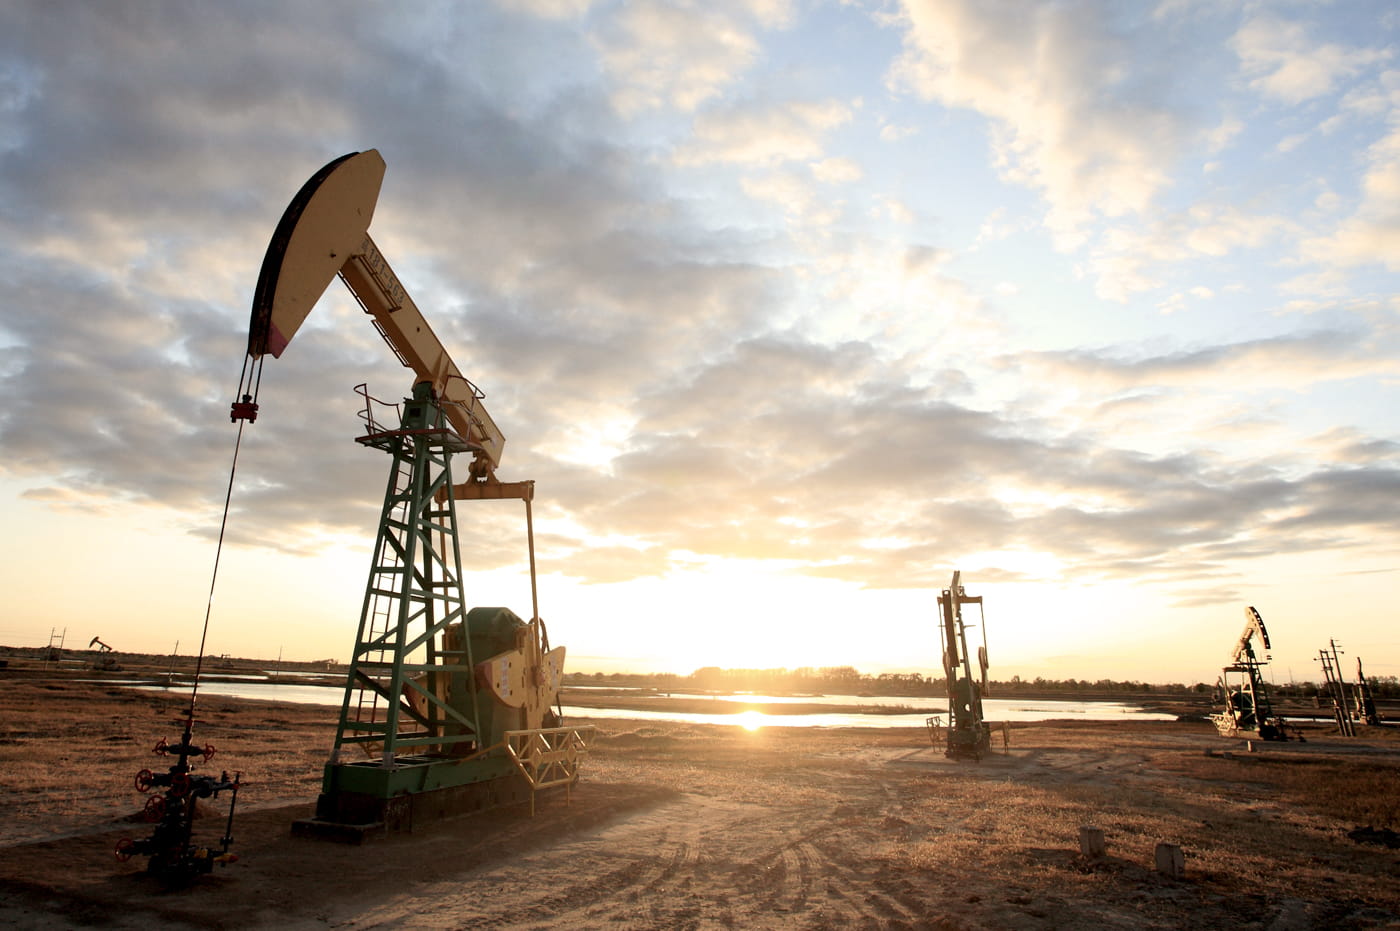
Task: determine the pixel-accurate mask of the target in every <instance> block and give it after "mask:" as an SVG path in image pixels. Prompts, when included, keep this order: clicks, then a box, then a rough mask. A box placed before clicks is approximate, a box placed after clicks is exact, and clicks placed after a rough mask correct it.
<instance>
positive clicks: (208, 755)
mask: <svg viewBox="0 0 1400 931" xmlns="http://www.w3.org/2000/svg"><path fill="white" fill-rule="evenodd" d="M218 752H219V751H217V750H215V749H214V745H213V744H205V745H204V762H206V763H208V762H209V761H210V760H212V759H213V758H214V754H215V753H218Z"/></svg>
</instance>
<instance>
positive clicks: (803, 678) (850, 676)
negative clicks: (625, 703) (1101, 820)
mask: <svg viewBox="0 0 1400 931" xmlns="http://www.w3.org/2000/svg"><path fill="white" fill-rule="evenodd" d="M1366 680H1367V682H1368V683H1369V684H1370V686H1371V693H1372V694H1373V695H1374V696H1375V697H1376V698H1400V680H1397V678H1396V677H1395V676H1367V677H1366ZM564 684H565V685H592V686H613V687H617V688H654V689H657V690H658V691H701V692H760V693H769V694H797V695H803V694H837V695H904V696H920V695H929V696H940V695H945V694H947V683H946V681H945V680H944V678H943V677H942V676H925V675H923V674H922V673H918V672H885V673H880V674H878V675H871V674H869V673H863V672H861V671H860V670H858V669H856V668H855V667H854V666H822V667H810V666H803V667H800V668H797V669H722V668H720V667H719V666H705V667H702V668H700V669H697V670H695V671H694V672H692V673H690V674H689V675H680V674H678V673H673V672H662V673H625V672H615V673H601V672H595V673H583V672H574V673H565V675H564ZM1214 688H1215V687H1214V685H1212V684H1207V683H1205V682H1195V683H1191V684H1187V683H1182V682H1169V683H1149V682H1139V681H1137V680H1135V679H1121V680H1120V679H1095V680H1092V681H1091V680H1089V679H1075V678H1069V679H1046V678H1043V677H1041V676H1036V677H1035V678H1034V679H1022V678H1021V677H1020V676H1012V677H1011V678H1010V679H1006V680H998V679H992V680H990V681H989V682H988V683H987V694H988V695H989V696H997V695H1002V696H1009V695H1015V694H1018V693H1021V694H1028V693H1032V692H1055V693H1065V694H1070V695H1086V694H1095V693H1099V694H1103V693H1109V694H1114V695H1123V694H1137V695H1204V694H1209V693H1210V692H1212V691H1213V690H1214ZM1271 688H1272V689H1273V690H1274V692H1275V693H1276V694H1278V695H1279V696H1280V697H1293V698H1312V697H1314V696H1316V695H1318V694H1319V693H1320V692H1321V691H1323V690H1322V688H1321V686H1319V684H1317V683H1313V682H1293V683H1286V684H1273V685H1271Z"/></svg>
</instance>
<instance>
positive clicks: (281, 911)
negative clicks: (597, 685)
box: [0, 678, 1400, 931]
mask: <svg viewBox="0 0 1400 931" xmlns="http://www.w3.org/2000/svg"><path fill="white" fill-rule="evenodd" d="M180 707H181V703H180V701H179V700H178V699H176V698H175V697H173V696H165V695H161V694H159V693H149V692H147V693H141V692H136V691H134V690H132V689H129V688H122V687H118V686H115V685H110V684H101V683H85V682H81V681H76V680H57V679H48V680H46V679H40V678H35V679H15V678H8V679H6V678H0V925H12V926H22V927H28V928H36V929H45V928H85V927H97V928H112V929H128V928H132V929H134V928H149V927H163V928H173V929H180V928H290V929H301V928H338V929H371V928H386V929H387V928H434V929H439V928H440V929H459V928H462V929H465V928H507V929H510V928H603V927H607V928H619V929H628V928H665V929H673V928H675V929H701V928H742V929H750V928H847V927H859V928H950V929H951V928H1065V927H1086V928H1088V927H1092V928H1135V929H1136V928H1181V927H1231V928H1240V929H1245V928H1261V929H1272V931H1286V929H1301V928H1336V927H1347V928H1367V927H1384V928H1400V881H1398V880H1397V876H1400V850H1397V849H1391V848H1388V847H1386V846H1384V845H1382V844H1376V843H1360V842H1357V841H1356V840H1353V839H1351V838H1350V837H1348V832H1349V831H1352V830H1353V829H1355V828H1358V827H1365V826H1368V825H1369V826H1372V827H1375V828H1380V829H1391V830H1393V829H1400V824H1397V823H1395V818H1396V811H1397V804H1400V801H1397V795H1400V737H1398V735H1397V734H1396V732H1395V731H1393V730H1387V731H1378V730H1375V729H1372V730H1370V731H1366V732H1363V734H1362V736H1360V737H1358V738H1356V739H1350V740H1346V739H1342V738H1338V737H1335V736H1331V735H1329V734H1328V733H1327V731H1326V730H1325V729H1322V728H1320V727H1319V728H1315V729H1313V730H1311V731H1310V732H1309V739H1308V740H1307V742H1306V743H1296V742H1295V743H1288V744H1269V745H1263V744H1256V745H1255V750H1254V751H1253V752H1251V751H1250V750H1249V748H1248V747H1247V745H1246V744H1245V743H1244V742H1243V741H1238V740H1226V739H1224V738H1220V737H1218V736H1216V735H1215V733H1214V730H1213V728H1212V727H1211V726H1210V725H1209V724H1206V723H1153V722H1123V723H1119V722H1116V721H1115V722H1112V723H1106V724H1096V723H1092V722H1074V723H1071V722H1063V723H1061V722H1054V723H1047V724H1040V725H1026V726H1019V727H1016V728H1015V729H1014V730H1013V731H1012V732H1011V746H1010V747H1009V748H1006V749H1003V748H1001V747H1000V745H998V746H997V748H996V750H995V752H994V753H993V754H992V755H991V756H990V757H989V758H987V759H984V760H982V761H981V762H980V763H979V762H953V761H950V760H947V759H945V758H944V757H943V756H942V753H941V751H939V750H937V749H935V748H934V747H933V746H932V745H931V744H930V741H929V738H928V736H927V735H926V734H925V733H924V732H922V731H919V730H903V729H893V730H885V729H868V730H866V729H830V730H827V729H812V728H796V727H794V728H783V727H776V728H764V729H761V730H758V731H754V732H749V731H745V730H742V729H740V728H737V727H729V726H719V725H691V724H664V723H663V724H656V723H645V724H643V723H637V722H628V721H615V720H608V721H602V720H600V721H598V722H596V723H597V724H598V729H599V730H598V736H597V738H596V739H595V741H594V744H593V748H592V753H591V756H590V758H589V760H588V761H587V762H586V764H585V767H584V771H583V777H582V780H581V781H580V783H579V784H578V785H577V786H576V787H575V789H574V791H573V793H572V797H571V798H570V799H569V800H568V801H567V803H566V800H565V799H564V798H563V797H559V796H556V797H551V798H549V799H547V800H542V801H541V803H540V805H539V808H538V811H537V813H536V814H535V816H534V817H530V815H529V813H528V810H523V809H521V808H515V809H508V810H498V811H494V812H491V813H487V814H484V815H475V816H470V817H463V818H457V819H453V820H450V821H445V822H442V823H439V824H437V825H434V826H430V827H426V828H419V829H417V830H416V831H415V832H414V833H411V834H401V835H397V836H393V837H390V838H388V839H385V840H381V841H376V842H372V843H370V844H367V845H365V846H362V847H353V846H346V845H339V844H334V843H329V842H326V841H319V840H311V839H305V838H293V837H292V836H291V832H290V825H291V822H292V821H293V820H295V819H296V818H299V817H304V816H306V815H308V814H309V813H310V811H311V808H312V803H313V801H314V798H315V795H316V791H317V786H318V783H319V778H320V766H321V761H322V760H323V759H324V756H325V753H326V750H327V748H328V745H329V741H330V738H331V735H332V732H333V728H334V720H333V717H334V716H333V713H330V712H328V711H327V709H325V708H316V707H310V706H299V705H288V704H278V703H268V702H251V701H235V700H230V699H208V700H204V701H202V702H201V712H200V721H199V724H198V726H197V730H196V741H197V742H199V743H201V744H202V743H206V742H207V743H212V744H214V745H215V746H216V747H217V748H218V751H219V752H218V754H217V756H216V757H215V758H214V760H213V761H212V762H211V763H210V764H209V767H208V769H216V768H227V769H229V770H231V771H232V770H240V771H242V773H243V778H244V780H245V781H246V788H245V789H244V790H243V792H242V794H241V795H240V799H239V812H238V815H237V818H236V821H235V824H234V835H235V838H236V842H235V845H234V851H235V852H236V853H238V854H239V859H238V861H237V862H235V863H233V864H230V865H229V866H227V867H225V868H221V869H217V870H216V871H215V872H214V873H213V874H212V875H211V876H208V877H204V878H202V879H200V880H199V881H198V882H197V883H196V884H194V885H193V886H191V887H189V888H185V889H180V890H176V891H168V890H165V889H162V888H161V887H160V886H159V885H157V884H156V883H155V882H154V881H153V879H152V878H151V877H149V876H148V875H146V874H145V873H144V872H143V864H142V863H141V862H139V859H134V860H132V861H130V862H127V863H119V862H117V861H116V859H115V858H114V857H113V854H112V851H113V848H114V845H115V844H116V843H117V841H118V840H119V839H120V838H122V837H144V836H147V835H148V834H149V831H150V828H149V826H148V825H146V824H142V823H130V822H128V821H127V820H125V819H127V818H128V817H129V816H131V815H133V814H134V813H135V812H137V811H138V810H139V809H140V807H141V804H142V802H143V800H144V797H143V796H141V795H139V794H138V793H137V792H136V791H135V790H134V788H133V787H132V779H133V776H134V775H135V773H136V771H137V770H139V769H142V768H147V767H149V768H153V769H155V768H157V767H158V766H160V765H161V762H160V758H158V757H155V756H153V755H152V753H151V748H152V746H154V744H155V743H156V741H157V740H159V739H160V738H162V737H164V738H166V739H169V740H174V739H175V738H176V737H178V728H177V725H176V719H177V718H178V716H179V710H180ZM576 723H581V722H576ZM167 765H168V764H167ZM208 769H202V770H201V772H207V771H208ZM222 811H223V806H222V805H221V804H220V805H219V806H217V809H216V810H215V811H214V812H213V813H212V814H211V817H209V818H206V819H204V820H202V821H201V822H200V823H199V827H198V828H197V831H196V837H197V839H199V840H202V841H205V842H206V843H212V842H214V841H215V840H217V838H218V837H219V836H220V835H221V834H222V831H223V826H224V824H223V819H222V817H221V816H220V813H221V812H222ZM1084 825H1092V826H1096V827H1098V828H1100V829H1102V830H1103V832H1104V834H1105V838H1106V844H1107V852H1106V855H1105V856H1103V857H1102V858H1096V859H1090V858H1086V857H1084V856H1082V855H1081V854H1080V852H1079V830H1080V827H1081V826H1084ZM1391 836H1393V835H1391ZM1159 842H1167V843H1172V844H1177V845H1180V847H1181V849H1182V851H1183V852H1184V856H1185V875H1184V877H1182V878H1179V879H1174V878H1170V877H1168V876H1165V875H1163V874H1160V873H1158V872H1156V871H1155V870H1154V851H1155V848H1156V845H1157V844H1158V843H1159Z"/></svg>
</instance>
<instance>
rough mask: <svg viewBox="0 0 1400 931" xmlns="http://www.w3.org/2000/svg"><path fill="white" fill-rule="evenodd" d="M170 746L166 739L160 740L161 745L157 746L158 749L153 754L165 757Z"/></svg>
mask: <svg viewBox="0 0 1400 931" xmlns="http://www.w3.org/2000/svg"><path fill="white" fill-rule="evenodd" d="M169 746H170V745H169V744H168V743H166V742H165V738H164V737H162V738H161V739H160V743H158V744H156V748H155V749H154V750H152V751H151V752H152V753H155V754H158V755H160V756H165V752H166V748H167V747H169Z"/></svg>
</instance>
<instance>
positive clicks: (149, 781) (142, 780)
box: [136, 769, 156, 792]
mask: <svg viewBox="0 0 1400 931" xmlns="http://www.w3.org/2000/svg"><path fill="white" fill-rule="evenodd" d="M155 784H156V774H155V773H153V772H151V771H150V770H149V769H143V770H141V772H139V773H137V774H136V791H137V792H149V791H151V786H153V785H155Z"/></svg>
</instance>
